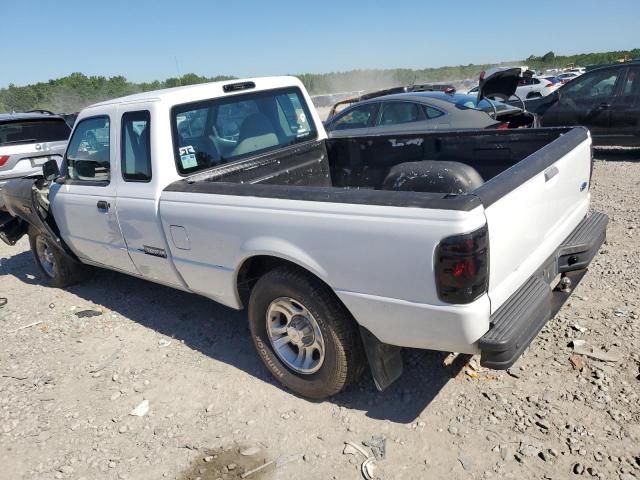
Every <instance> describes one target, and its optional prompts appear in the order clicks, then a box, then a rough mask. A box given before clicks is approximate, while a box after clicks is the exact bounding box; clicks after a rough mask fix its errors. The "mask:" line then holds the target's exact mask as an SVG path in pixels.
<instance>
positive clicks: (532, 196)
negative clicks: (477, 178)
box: [476, 128, 591, 312]
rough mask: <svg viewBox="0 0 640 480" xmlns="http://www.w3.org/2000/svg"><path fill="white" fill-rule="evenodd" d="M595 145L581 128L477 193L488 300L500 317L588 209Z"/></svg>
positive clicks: (535, 154) (519, 164)
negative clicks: (485, 238)
mask: <svg viewBox="0 0 640 480" xmlns="http://www.w3.org/2000/svg"><path fill="white" fill-rule="evenodd" d="M590 176H591V139H590V138H589V135H588V133H587V131H586V130H585V129H582V128H576V129H574V130H571V131H569V132H568V133H566V134H564V135H562V136H560V137H558V138H557V139H556V140H555V141H553V142H552V143H550V144H548V145H546V146H545V147H543V148H542V149H540V150H538V151H537V152H535V153H533V154H532V155H530V156H529V157H527V158H525V159H524V160H522V161H521V162H520V163H518V164H517V165H515V166H514V167H512V168H510V169H508V170H506V171H504V172H502V173H501V174H499V175H497V176H496V177H494V178H492V179H491V180H489V181H488V182H486V183H485V184H483V185H482V186H481V187H480V188H478V189H477V190H476V193H477V194H478V196H480V198H481V200H482V203H483V205H484V206H485V214H486V217H487V225H488V228H489V245H490V247H489V249H490V250H489V252H490V253H489V257H490V258H489V261H490V265H489V272H490V277H489V298H490V299H491V311H492V312H495V311H496V309H497V308H499V307H500V306H501V305H502V304H503V303H504V302H505V301H506V300H507V299H508V298H509V296H511V295H512V294H513V293H514V292H515V290H516V289H518V288H519V287H520V286H521V285H523V284H524V283H525V281H526V280H527V279H528V278H529V277H531V276H532V275H533V274H534V273H536V271H538V269H540V268H541V267H544V266H546V265H547V263H548V262H549V261H551V262H553V260H554V257H553V256H554V255H555V252H556V250H557V248H558V247H559V246H560V244H561V243H562V242H563V241H564V240H565V239H566V238H567V237H568V236H569V234H570V233H571V232H572V231H573V230H574V229H575V228H576V226H577V225H578V224H579V223H580V221H581V220H582V219H583V218H584V216H585V215H586V213H587V210H588V208H589V182H590Z"/></svg>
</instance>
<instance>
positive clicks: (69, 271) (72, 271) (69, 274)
mask: <svg viewBox="0 0 640 480" xmlns="http://www.w3.org/2000/svg"><path fill="white" fill-rule="evenodd" d="M42 244H44V245H46V246H47V247H48V252H49V254H50V258H51V260H52V262H51V265H52V266H46V265H44V261H43V260H41V258H40V255H39V254H38V248H41V247H40V246H39V245H42ZM29 245H30V247H31V253H32V254H33V259H34V261H35V262H36V266H37V267H38V270H40V274H41V275H42V277H43V278H44V279H45V280H46V282H47V283H48V284H49V285H50V286H52V287H56V288H65V287H68V286H70V285H73V284H74V283H78V282H79V281H80V280H82V279H83V278H84V276H85V274H86V271H87V270H86V267H85V266H84V265H82V264H81V263H78V262H76V261H75V260H74V259H73V258H72V257H71V256H69V255H68V254H67V253H65V252H64V251H63V250H62V249H61V248H60V247H58V246H57V245H55V244H54V242H53V241H52V240H51V237H49V235H47V234H44V233H42V232H41V231H39V230H37V229H35V228H33V227H31V228H29Z"/></svg>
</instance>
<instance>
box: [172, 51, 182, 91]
mask: <svg viewBox="0 0 640 480" xmlns="http://www.w3.org/2000/svg"><path fill="white" fill-rule="evenodd" d="M173 59H174V60H175V61H176V73H177V74H178V85H182V81H181V80H180V79H181V78H182V77H181V76H180V68H179V67H178V57H177V56H174V57H173Z"/></svg>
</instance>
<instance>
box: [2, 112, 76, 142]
mask: <svg viewBox="0 0 640 480" xmlns="http://www.w3.org/2000/svg"><path fill="white" fill-rule="evenodd" d="M70 132H71V129H70V128H69V126H68V125H67V124H66V123H65V121H64V120H63V119H61V118H52V119H48V120H20V121H11V122H6V123H0V146H5V145H18V144H21V143H42V142H56V141H60V140H67V138H69V133H70Z"/></svg>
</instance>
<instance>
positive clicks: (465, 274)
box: [435, 226, 489, 304]
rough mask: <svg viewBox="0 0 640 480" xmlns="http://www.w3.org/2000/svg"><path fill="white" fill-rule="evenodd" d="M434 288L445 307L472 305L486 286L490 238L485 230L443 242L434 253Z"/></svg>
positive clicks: (487, 282)
mask: <svg viewBox="0 0 640 480" xmlns="http://www.w3.org/2000/svg"><path fill="white" fill-rule="evenodd" d="M435 261H436V264H435V272H436V288H437V291H438V297H439V298H440V300H442V301H443V302H447V303H457V304H464V303H471V302H473V301H474V300H476V299H477V298H478V297H480V296H482V295H483V294H485V293H486V292H487V288H488V286H489V237H488V232H487V227H486V226H484V227H482V228H480V229H478V230H476V231H474V232H471V233H466V234H462V235H454V236H451V237H447V238H445V239H443V240H442V241H441V242H440V244H439V245H438V248H437V249H436V258H435Z"/></svg>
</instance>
